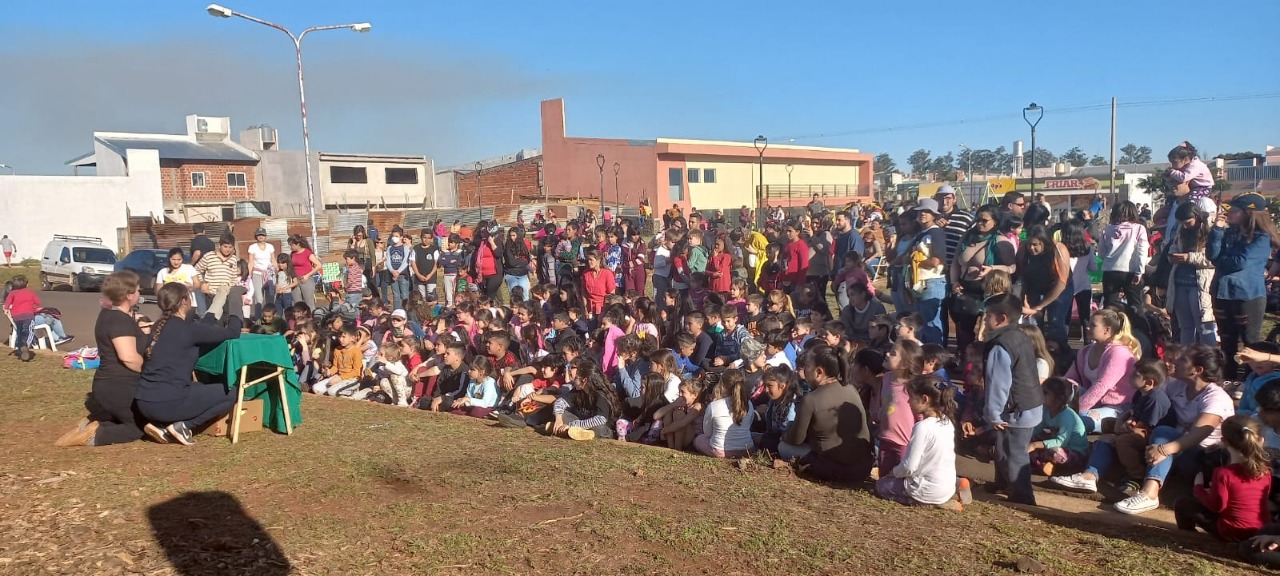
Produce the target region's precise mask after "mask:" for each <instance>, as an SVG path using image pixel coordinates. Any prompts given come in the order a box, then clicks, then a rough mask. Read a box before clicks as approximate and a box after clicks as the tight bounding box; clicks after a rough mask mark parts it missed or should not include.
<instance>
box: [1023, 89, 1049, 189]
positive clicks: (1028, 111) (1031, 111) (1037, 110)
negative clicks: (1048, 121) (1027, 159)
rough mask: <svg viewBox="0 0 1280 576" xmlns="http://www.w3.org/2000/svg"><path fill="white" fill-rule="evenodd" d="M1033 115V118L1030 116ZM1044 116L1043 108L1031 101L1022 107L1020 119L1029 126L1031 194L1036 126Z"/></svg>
mask: <svg viewBox="0 0 1280 576" xmlns="http://www.w3.org/2000/svg"><path fill="white" fill-rule="evenodd" d="M1032 116H1035V120H1032V119H1031V117H1032ZM1041 118H1044V108H1041V107H1040V105H1039V104H1036V103H1035V102H1032V103H1031V105H1030V106H1027V107H1026V108H1023V109H1022V119H1023V120H1025V121H1026V122H1027V126H1030V127H1031V196H1032V197H1035V195H1036V126H1037V125H1038V124H1040V119H1041Z"/></svg>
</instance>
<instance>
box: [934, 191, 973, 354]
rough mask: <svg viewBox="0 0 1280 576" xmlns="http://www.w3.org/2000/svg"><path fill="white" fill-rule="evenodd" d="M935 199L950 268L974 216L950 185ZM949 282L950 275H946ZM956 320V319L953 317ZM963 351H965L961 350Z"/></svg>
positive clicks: (945, 306)
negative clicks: (959, 203) (965, 207)
mask: <svg viewBox="0 0 1280 576" xmlns="http://www.w3.org/2000/svg"><path fill="white" fill-rule="evenodd" d="M933 199H934V200H937V201H938V220H939V224H940V225H941V226H943V227H945V228H946V229H947V256H946V259H944V260H943V264H944V265H946V266H950V265H951V263H952V262H954V261H955V259H956V254H957V252H958V251H959V249H960V237H961V236H964V233H965V232H968V231H969V228H970V227H972V226H973V215H972V214H969V213H968V212H966V211H964V210H961V209H960V206H959V205H958V204H957V202H956V190H955V188H952V187H951V185H950V184H943V185H942V186H939V187H938V191H937V192H935V193H934V194H933ZM946 276H947V277H948V280H949V279H950V276H951V275H950V274H946ZM952 288H953V287H952V285H951V284H950V282H948V283H947V290H946V294H947V295H946V297H945V298H943V299H942V313H943V316H942V341H943V342H946V341H947V337H948V336H950V334H951V323H950V322H948V321H947V317H948V316H949V315H950V313H951V312H950V311H951V296H952V294H953V293H954V290H953V289H952ZM952 319H953V320H954V317H952ZM961 350H964V349H963V348H961Z"/></svg>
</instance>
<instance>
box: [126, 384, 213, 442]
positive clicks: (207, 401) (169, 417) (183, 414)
mask: <svg viewBox="0 0 1280 576" xmlns="http://www.w3.org/2000/svg"><path fill="white" fill-rule="evenodd" d="M186 392H187V393H186V395H184V396H183V397H182V398H179V399H176V400H166V401H164V402H151V401H149V400H138V412H141V413H142V415H143V416H146V417H147V419H148V420H151V421H152V422H155V423H157V424H161V423H163V424H165V425H168V424H172V423H174V422H183V423H185V424H186V425H187V428H189V429H191V430H192V431H195V430H197V429H199V428H200V427H201V426H204V425H205V424H208V423H210V422H212V421H214V420H217V419H218V418H219V417H221V416H225V415H226V414H227V413H228V412H231V409H232V408H233V407H235V405H236V397H235V395H234V394H232V393H231V392H230V391H229V390H227V387H226V385H224V384H221V383H219V384H200V383H197V382H192V383H190V384H188V385H187V390H186Z"/></svg>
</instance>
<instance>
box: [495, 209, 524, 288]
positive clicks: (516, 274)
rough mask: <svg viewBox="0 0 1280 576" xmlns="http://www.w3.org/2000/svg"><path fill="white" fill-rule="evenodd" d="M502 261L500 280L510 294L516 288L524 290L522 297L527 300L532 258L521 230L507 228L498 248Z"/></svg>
mask: <svg viewBox="0 0 1280 576" xmlns="http://www.w3.org/2000/svg"><path fill="white" fill-rule="evenodd" d="M498 248H499V249H500V250H501V252H500V256H501V259H502V278H503V281H504V282H506V284H507V292H508V293H510V292H511V291H512V290H514V289H515V288H516V287H517V286H519V287H520V288H521V289H523V290H524V297H525V298H526V299H528V298H529V274H530V272H531V270H532V268H531V267H530V266H529V264H530V262H531V261H532V256H531V255H530V254H529V246H528V245H527V244H525V240H524V229H523V228H519V227H517V228H508V229H507V238H506V240H505V241H504V242H503V243H502V244H501V245H500V246H499V247H498Z"/></svg>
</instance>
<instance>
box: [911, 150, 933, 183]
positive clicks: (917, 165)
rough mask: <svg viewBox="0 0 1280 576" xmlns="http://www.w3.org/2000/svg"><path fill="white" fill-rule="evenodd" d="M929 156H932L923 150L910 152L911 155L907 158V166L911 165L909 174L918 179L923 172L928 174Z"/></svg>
mask: <svg viewBox="0 0 1280 576" xmlns="http://www.w3.org/2000/svg"><path fill="white" fill-rule="evenodd" d="M930 156H932V154H931V153H930V152H929V151H928V150H925V149H924V148H921V149H919V150H916V151H915V152H912V153H911V155H910V156H908V157H907V164H910V165H911V173H912V174H914V175H916V176H917V177H919V176H921V175H923V174H924V173H925V172H928V171H929V157H930Z"/></svg>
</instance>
